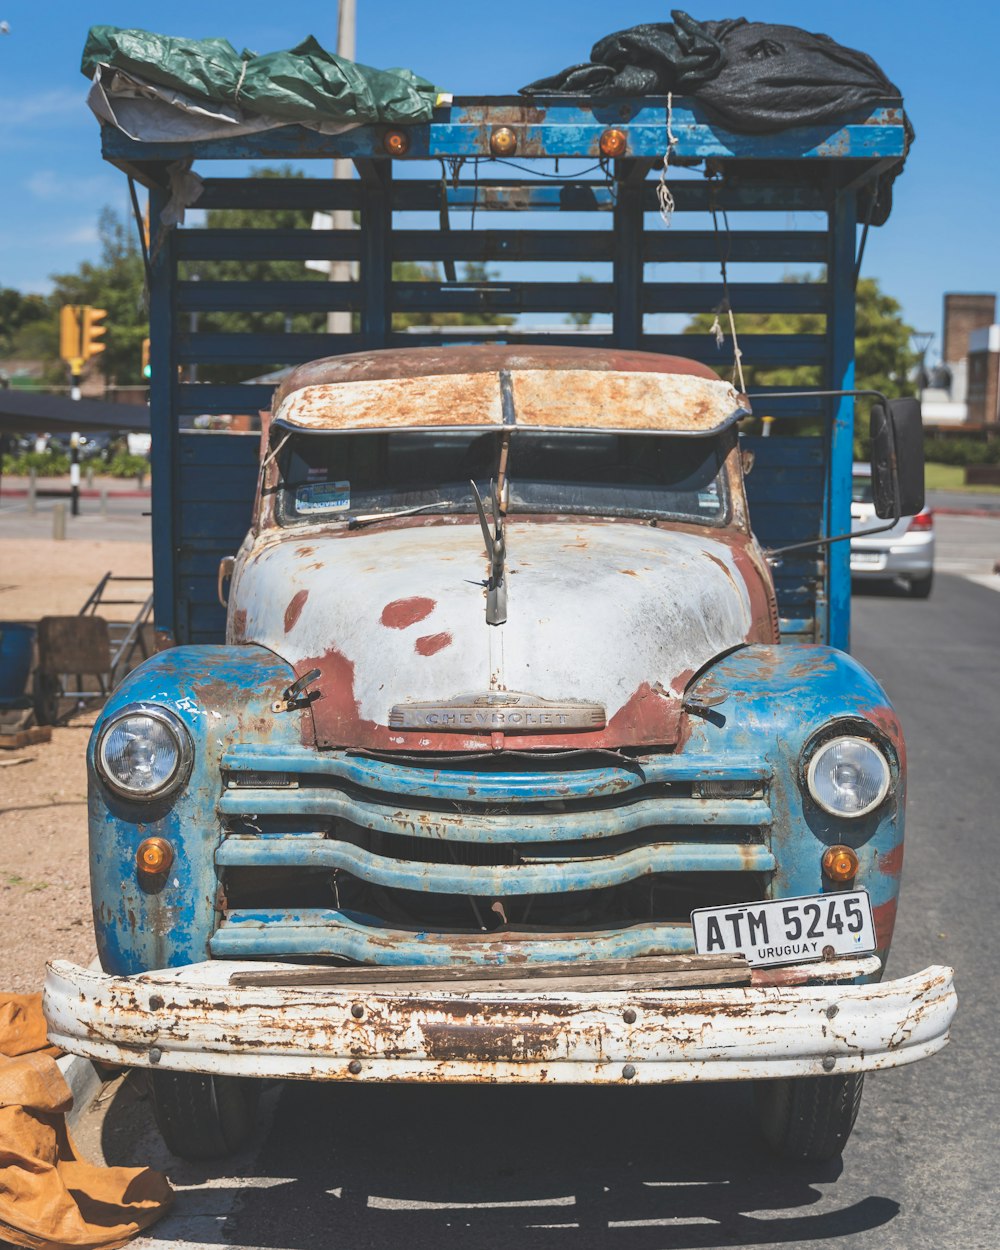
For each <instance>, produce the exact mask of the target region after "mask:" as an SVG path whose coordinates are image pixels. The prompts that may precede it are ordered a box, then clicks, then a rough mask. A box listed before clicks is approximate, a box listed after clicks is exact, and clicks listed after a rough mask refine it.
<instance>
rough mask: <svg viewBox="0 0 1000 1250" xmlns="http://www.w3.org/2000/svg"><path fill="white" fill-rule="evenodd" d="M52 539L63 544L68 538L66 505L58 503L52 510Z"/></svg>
mask: <svg viewBox="0 0 1000 1250" xmlns="http://www.w3.org/2000/svg"><path fill="white" fill-rule="evenodd" d="M52 537H53V538H54V539H55V540H56V542H62V541H63V539H64V538H65V537H66V505H65V504H64V503H57V504H56V505H55V507H54V508H53V509H52Z"/></svg>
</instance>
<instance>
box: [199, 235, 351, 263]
mask: <svg viewBox="0 0 1000 1250" xmlns="http://www.w3.org/2000/svg"><path fill="white" fill-rule="evenodd" d="M174 237H175V240H176V259H177V260H179V261H185V260H248V261H260V260H302V261H306V260H358V259H359V257H360V256H361V239H360V236H359V234H358V231H357V230H306V229H302V230H223V229H212V230H208V229H205V230H190V229H189V230H175V231H174Z"/></svg>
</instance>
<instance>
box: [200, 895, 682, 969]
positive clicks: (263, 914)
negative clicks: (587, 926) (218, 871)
mask: <svg viewBox="0 0 1000 1250" xmlns="http://www.w3.org/2000/svg"><path fill="white" fill-rule="evenodd" d="M693 949H694V946H693V943H692V940H691V926H690V925H687V924H639V925H630V926H628V927H625V928H620V929H606V930H603V931H601V932H599V933H594V934H591V935H588V936H579V935H569V934H564V933H562V934H552V935H550V936H545V935H543V934H539V933H534V934H530V935H525V934H516V933H490V934H435V933H427V932H419V931H416V930H407V929H389V928H383V927H381V926H380V925H378V924H375V923H365V919H364V918H362V917H358V916H354V915H351V914H348V913H346V912H342V911H335V910H334V909H332V908H330V909H325V908H304V909H302V910H299V911H277V910H269V909H260V910H249V909H248V910H234V911H231V912H229V914H228V915H227V917H226V919H225V921H224V922H223V924H222V925H221V926H220V928H219V929H217V930H216V932H215V933H214V934H213V935H212V938H211V941H210V943H209V950H210V952H211V954H212V956H213V957H214V958H215V959H240V958H244V957H246V956H248V955H252V956H270V957H276V956H284V955H311V956H314V957H321V956H322V957H327V956H337V957H340V958H342V959H352V960H356V961H357V962H358V963H366V964H381V965H388V966H396V967H399V966H401V965H404V966H405V965H413V964H425V965H430V966H431V967H442V968H445V967H454V966H456V965H469V964H476V965H480V966H484V965H485V966H497V965H503V964H506V963H511V962H515V963H532V962H535V961H542V962H559V961H566V962H570V961H576V960H580V959H634V958H637V957H639V956H641V955H666V954H673V953H679V952H685V951H690V950H693Z"/></svg>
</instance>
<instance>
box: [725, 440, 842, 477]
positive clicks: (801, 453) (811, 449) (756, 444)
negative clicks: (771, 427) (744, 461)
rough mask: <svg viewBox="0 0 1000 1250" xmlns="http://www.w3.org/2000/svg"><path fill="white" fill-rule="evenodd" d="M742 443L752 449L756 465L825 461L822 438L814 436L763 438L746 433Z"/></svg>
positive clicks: (823, 462) (820, 462)
mask: <svg viewBox="0 0 1000 1250" xmlns="http://www.w3.org/2000/svg"><path fill="white" fill-rule="evenodd" d="M742 445H743V446H745V447H748V448H750V450H752V451H753V453H754V455H755V456H756V467H760V466H764V465H786V464H825V463H826V459H825V453H824V450H823V440H822V439H821V438H817V437H815V436H811V437H807V438H784V437H782V436H781V435H778V434H776V435H772V436H771V437H770V438H764V437H762V436H761V435H760V434H748V435H745V436H744V438H743V440H742ZM756 467H755V471H756Z"/></svg>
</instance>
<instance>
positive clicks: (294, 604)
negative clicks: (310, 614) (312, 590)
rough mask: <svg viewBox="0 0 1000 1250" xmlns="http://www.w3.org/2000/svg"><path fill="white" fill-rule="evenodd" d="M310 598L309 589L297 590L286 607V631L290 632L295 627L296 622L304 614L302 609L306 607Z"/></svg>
mask: <svg viewBox="0 0 1000 1250" xmlns="http://www.w3.org/2000/svg"><path fill="white" fill-rule="evenodd" d="M308 598H309V591H308V590H297V591H296V592H295V594H294V595H293V596H292V598H291V600H290V602H289V604H288V607H287V608H285V633H286V634H290V633H291V632H292V630H293V629H294V628H295V622H296V621H297V620H298V619H299V617H300V616H301V615H302V609H303V608H304V607H305V603H306V600H307V599H308Z"/></svg>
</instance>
